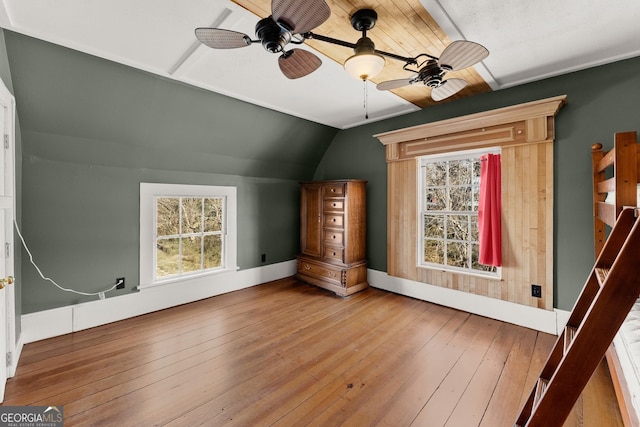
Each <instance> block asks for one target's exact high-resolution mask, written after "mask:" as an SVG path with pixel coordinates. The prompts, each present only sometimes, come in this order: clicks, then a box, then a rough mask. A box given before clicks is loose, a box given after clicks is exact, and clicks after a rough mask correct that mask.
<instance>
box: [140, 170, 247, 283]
mask: <svg viewBox="0 0 640 427" xmlns="http://www.w3.org/2000/svg"><path fill="white" fill-rule="evenodd" d="M170 196H174V197H178V196H183V197H185V196H186V197H190V196H195V197H225V198H226V203H225V221H226V222H225V226H224V230H225V248H224V250H223V256H224V260H223V262H222V264H223V266H224V267H223V268H219V269H215V270H209V271H203V272H199V273H193V274H189V275H184V276H178V277H171V278H167V279H162V280H156V281H154V271H153V270H154V269H153V267H154V257H155V233H156V231H155V217H154V216H155V198H156V197H170ZM237 236H238V233H237V190H236V187H223V186H211V185H186V184H158V183H146V182H141V183H140V285H139V287H140V289H144V288H150V287H155V286H158V285H165V284H168V283H176V282H182V281H186V280H189V279H192V278H194V277H202V276H208V275H213V274H220V273H223V272H228V271H235V270H237V269H238V267H237Z"/></svg>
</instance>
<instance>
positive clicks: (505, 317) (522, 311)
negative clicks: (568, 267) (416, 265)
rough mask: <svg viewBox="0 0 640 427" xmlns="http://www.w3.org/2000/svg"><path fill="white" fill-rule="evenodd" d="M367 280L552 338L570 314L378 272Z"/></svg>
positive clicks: (391, 290) (369, 275)
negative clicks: (546, 334) (539, 332)
mask: <svg viewBox="0 0 640 427" xmlns="http://www.w3.org/2000/svg"><path fill="white" fill-rule="evenodd" d="M368 280H369V285H371V286H373V287H375V288H379V289H383V290H386V291H389V292H394V293H397V294H401V295H405V296H408V297H412V298H416V299H420V300H423V301H428V302H432V303H434V304H438V305H443V306H445V307H451V308H455V309H458V310H462V311H466V312H468V313H473V314H477V315H480V316H484V317H489V318H491V319H496V320H500V321H502V322H507V323H512V324H514V325H519V326H524V327H526V328H530V329H534V330H537V331H541V332H546V333H548V334H553V335H558V334H559V332H558V331H562V329H563V328H564V325H565V324H566V322H567V320H568V319H569V314H570V313H568V312H566V311H564V310H554V311H549V310H543V309H540V308H534V307H528V306H525V305H521V304H516V303H513V302H508V301H502V300H499V299H495V298H489V297H485V296H482V295H474V294H469V293H466V292H461V291H456V290H453V289H449V288H442V287H439V286H434V285H429V284H426V283H421V282H415V281H413V280H408V279H401V278H399V277H393V276H389V275H388V274H387V273H385V272H381V271H377V270H371V269H370V270H368Z"/></svg>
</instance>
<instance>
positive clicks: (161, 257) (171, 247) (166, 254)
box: [156, 239, 180, 278]
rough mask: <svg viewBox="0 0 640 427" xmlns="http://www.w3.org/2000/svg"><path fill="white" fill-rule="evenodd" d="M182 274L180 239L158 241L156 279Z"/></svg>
mask: <svg viewBox="0 0 640 427" xmlns="http://www.w3.org/2000/svg"><path fill="white" fill-rule="evenodd" d="M179 272H180V239H158V242H157V243H156V277H159V278H160V277H167V276H172V275H174V274H178V273H179Z"/></svg>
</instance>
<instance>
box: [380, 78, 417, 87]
mask: <svg viewBox="0 0 640 427" xmlns="http://www.w3.org/2000/svg"><path fill="white" fill-rule="evenodd" d="M412 82H413V79H412V78H411V79H397V80H387V81H386V82H382V83H378V85H377V86H376V89H378V90H393V89H398V88H400V87H403V86H407V85H410V84H411V83H412Z"/></svg>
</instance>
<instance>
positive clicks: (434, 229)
mask: <svg viewBox="0 0 640 427" xmlns="http://www.w3.org/2000/svg"><path fill="white" fill-rule="evenodd" d="M424 237H425V238H432V239H444V216H443V215H425V217H424Z"/></svg>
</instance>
